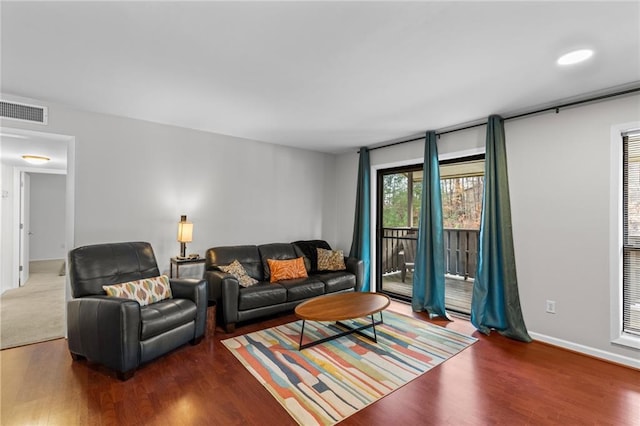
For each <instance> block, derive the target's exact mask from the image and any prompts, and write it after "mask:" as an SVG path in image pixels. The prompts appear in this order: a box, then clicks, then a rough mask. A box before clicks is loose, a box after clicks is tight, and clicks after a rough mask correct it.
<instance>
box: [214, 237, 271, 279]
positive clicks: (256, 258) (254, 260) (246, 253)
mask: <svg viewBox="0 0 640 426" xmlns="http://www.w3.org/2000/svg"><path fill="white" fill-rule="evenodd" d="M234 260H237V261H238V262H240V263H241V264H242V266H243V267H244V269H245V270H246V271H247V275H249V276H250V277H252V278H255V279H257V280H258V281H262V280H263V279H265V278H264V277H263V272H262V269H263V268H262V259H261V258H260V252H259V251H258V247H257V246H251V245H245V246H224V247H215V248H210V249H209V250H207V259H206V261H207V263H206V269H207V270H215V269H218V267H219V266H220V265H229V264H230V263H231V262H233V261H234ZM267 278H268V277H267Z"/></svg>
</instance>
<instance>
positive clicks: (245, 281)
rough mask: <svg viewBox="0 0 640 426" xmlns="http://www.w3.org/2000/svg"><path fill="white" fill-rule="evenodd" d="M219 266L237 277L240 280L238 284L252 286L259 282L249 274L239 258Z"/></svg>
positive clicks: (223, 270)
mask: <svg viewBox="0 0 640 426" xmlns="http://www.w3.org/2000/svg"><path fill="white" fill-rule="evenodd" d="M218 268H220V270H221V271H222V272H226V273H227V274H231V275H233V276H234V277H236V279H237V280H238V284H240V285H241V286H242V287H251V286H252V285H254V284H257V283H258V280H256V279H255V278H251V277H250V276H249V275H247V271H246V270H245V269H244V267H243V266H242V264H241V263H240V262H238V261H237V260H234V261H233V262H231V263H230V264H228V265H220V266H218Z"/></svg>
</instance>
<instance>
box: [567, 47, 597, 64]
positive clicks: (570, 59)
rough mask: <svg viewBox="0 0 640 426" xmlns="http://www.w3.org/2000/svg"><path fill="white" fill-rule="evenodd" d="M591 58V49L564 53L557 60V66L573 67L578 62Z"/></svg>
mask: <svg viewBox="0 0 640 426" xmlns="http://www.w3.org/2000/svg"><path fill="white" fill-rule="evenodd" d="M592 56H593V50H591V49H578V50H574V51H571V52H569V53H565V54H564V55H562V56H560V57H559V58H558V65H573V64H577V63H578V62H582V61H586V60H587V59H589V58H590V57H592Z"/></svg>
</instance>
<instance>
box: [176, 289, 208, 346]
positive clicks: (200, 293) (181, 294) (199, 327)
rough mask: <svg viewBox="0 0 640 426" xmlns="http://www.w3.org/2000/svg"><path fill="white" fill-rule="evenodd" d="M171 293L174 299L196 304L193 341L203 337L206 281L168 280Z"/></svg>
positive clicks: (205, 321) (206, 303)
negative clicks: (187, 300)
mask: <svg viewBox="0 0 640 426" xmlns="http://www.w3.org/2000/svg"><path fill="white" fill-rule="evenodd" d="M169 282H170V283H171V293H172V294H173V297H174V298H176V299H189V300H192V301H193V303H195V304H196V330H195V335H194V336H193V337H194V339H195V338H198V337H200V336H204V331H205V329H206V326H207V305H208V297H207V293H208V288H207V281H205V280H196V279H192V278H185V279H175V278H172V279H170V280H169Z"/></svg>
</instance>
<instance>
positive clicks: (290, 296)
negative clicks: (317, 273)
mask: <svg viewBox="0 0 640 426" xmlns="http://www.w3.org/2000/svg"><path fill="white" fill-rule="evenodd" d="M279 284H280V285H282V286H283V287H284V288H286V289H287V302H293V301H295V300H304V299H308V298H310V297H316V296H322V295H323V294H324V290H325V284H324V283H323V282H322V281H320V280H317V279H315V278H298V279H295V280H286V281H280V282H279Z"/></svg>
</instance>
